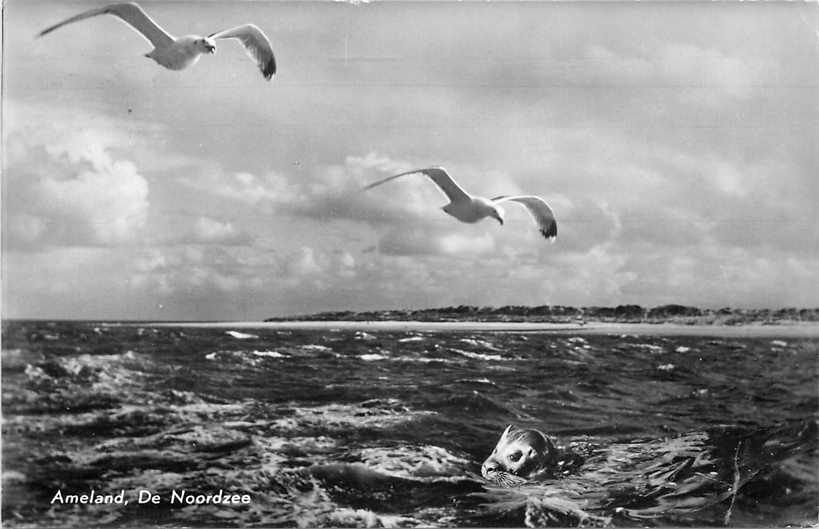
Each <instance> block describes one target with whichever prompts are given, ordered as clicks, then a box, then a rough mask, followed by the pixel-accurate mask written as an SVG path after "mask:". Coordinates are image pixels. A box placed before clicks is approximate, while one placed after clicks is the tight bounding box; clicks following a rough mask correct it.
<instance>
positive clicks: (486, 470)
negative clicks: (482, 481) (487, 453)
mask: <svg viewBox="0 0 819 529" xmlns="http://www.w3.org/2000/svg"><path fill="white" fill-rule="evenodd" d="M499 469H500V465H499V464H498V462H497V461H492V460H491V459H487V460H486V461H484V462H483V465H482V466H481V475H482V476H483V477H484V478H486V479H489V475H490V474H494V473H495V472H497V471H498V470H499Z"/></svg>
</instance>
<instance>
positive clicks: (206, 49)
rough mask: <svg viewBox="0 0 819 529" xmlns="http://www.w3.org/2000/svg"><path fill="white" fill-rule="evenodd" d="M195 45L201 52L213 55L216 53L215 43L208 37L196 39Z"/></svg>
mask: <svg viewBox="0 0 819 529" xmlns="http://www.w3.org/2000/svg"><path fill="white" fill-rule="evenodd" d="M196 46H197V48H199V50H201V52H202V53H209V54H211V55H213V54H214V53H216V43H215V42H214V41H213V39H211V38H210V37H202V38H201V39H199V40H197V41H196Z"/></svg>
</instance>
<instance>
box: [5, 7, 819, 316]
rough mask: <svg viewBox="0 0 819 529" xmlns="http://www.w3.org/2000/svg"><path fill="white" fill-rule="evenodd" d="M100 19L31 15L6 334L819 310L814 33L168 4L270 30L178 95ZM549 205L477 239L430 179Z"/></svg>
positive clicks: (13, 103) (488, 223)
mask: <svg viewBox="0 0 819 529" xmlns="http://www.w3.org/2000/svg"><path fill="white" fill-rule="evenodd" d="M99 5H103V3H100V2H85V1H76V2H75V1H63V2H46V1H36V0H7V1H6V2H5V11H4V18H5V20H4V33H5V34H4V36H3V37H4V49H3V101H2V104H3V108H2V110H3V114H2V116H3V117H2V119H3V175H2V315H3V317H4V318H79V319H140V320H155V319H160V320H162V319H165V320H259V319H263V318H266V317H271V316H279V315H293V314H304V313H312V312H318V311H327V310H371V309H393V308H424V307H439V306H448V305H460V304H469V305H478V306H500V305H574V306H591V305H597V306H615V305H618V304H631V303H634V304H639V305H643V306H646V307H652V306H657V305H662V304H667V303H679V304H684V305H695V306H700V307H712V308H718V307H724V306H731V307H745V308H762V307H768V308H779V307H817V306H819V286H817V285H819V236H818V235H817V233H818V232H819V230H817V228H819V213H817V203H819V184H817V176H819V162H818V161H817V152H819V149H818V147H819V130H818V129H817V123H819V98H817V85H818V84H819V38H818V35H819V34H817V29H819V5H817V4H815V3H808V4H806V3H784V2H765V3H749V2H742V3H733V2H701V3H700V2H684V3H650V2H639V3H638V2H602V3H599V2H565V3H562V2H527V3H519V2H458V3H454V2H440V3H439V2H400V1H399V2H373V3H356V4H351V3H341V2H325V1H316V2H267V1H256V2H228V1H224V2H222V1H208V2H197V1H187V2H165V1H162V2H160V1H143V2H141V5H142V6H143V7H144V8H145V9H146V10H147V11H148V12H149V13H150V14H151V16H152V17H153V18H154V19H155V20H156V21H157V22H158V23H159V24H161V25H162V26H163V27H164V28H165V29H166V30H168V31H169V32H171V33H172V34H174V35H184V34H199V35H203V34H204V35H206V34H210V33H213V32H216V31H219V30H222V29H225V28H228V27H232V26H235V25H239V24H242V23H246V22H253V23H255V24H256V25H258V26H259V27H260V28H262V29H263V31H265V32H266V34H267V35H268V36H269V37H270V40H271V42H272V44H273V48H274V51H275V53H276V59H277V65H278V73H277V76H276V77H275V78H274V79H273V81H272V82H269V83H268V82H265V80H264V79H263V77H262V75H261V73H260V72H259V71H258V70H257V69H256V67H255V65H254V63H253V62H252V61H251V60H249V59H248V58H247V56H246V55H245V54H244V51H243V49H242V47H241V46H240V45H239V44H238V43H237V42H236V41H219V42H218V50H217V53H216V54H215V55H212V56H206V57H203V58H202V59H201V60H200V61H199V62H198V63H197V64H196V65H194V66H192V67H190V68H188V69H186V70H184V71H181V72H175V71H170V70H166V69H164V68H162V67H160V66H159V65H157V64H156V63H154V62H153V61H151V60H150V59H148V58H145V57H143V55H144V54H145V53H147V52H149V51H150V50H151V48H152V46H151V45H150V44H149V43H148V42H147V41H145V40H144V39H142V38H141V37H140V36H139V35H138V34H137V33H135V32H133V31H131V30H129V29H128V27H127V26H125V25H124V23H122V22H121V21H119V20H117V19H115V18H114V17H111V16H101V17H96V18H92V19H88V20H84V21H81V22H79V23H76V24H73V25H69V26H66V27H63V28H60V29H59V30H57V31H55V32H53V33H51V34H49V35H46V36H45V37H42V38H35V35H36V34H37V32H38V31H39V30H41V29H43V28H45V27H46V26H48V25H51V24H53V23H56V22H58V21H60V20H62V19H64V18H66V17H69V16H72V15H74V14H76V13H79V12H81V11H83V10H85V9H88V8H91V7H96V6H99ZM430 166H443V167H445V168H446V169H447V170H448V171H449V173H450V174H451V175H452V176H453V177H454V178H455V179H456V180H457V181H458V183H459V184H460V185H461V186H463V187H464V188H465V189H466V190H467V191H468V192H470V193H472V194H475V195H479V196H486V197H492V196H496V195H501V194H518V193H521V194H533V195H538V196H541V197H542V198H543V199H544V200H546V202H547V203H548V204H549V205H550V206H551V207H552V209H553V211H554V213H555V216H556V218H557V223H558V238H557V240H556V241H555V242H554V243H552V244H550V243H548V242H546V241H545V240H544V239H543V238H542V237H541V235H540V234H539V233H538V230H537V229H536V226H535V225H534V223H533V222H532V220H531V218H530V217H529V215H528V214H527V212H526V210H525V209H524V208H522V207H517V205H516V204H514V203H511V204H507V205H505V207H504V209H505V213H506V222H505V224H504V225H503V226H500V225H499V224H498V223H497V222H495V221H493V220H492V219H487V220H484V221H482V222H478V223H476V224H465V223H461V222H459V221H457V220H456V219H454V218H452V217H450V216H448V215H446V214H445V213H444V212H443V211H441V209H440V208H441V207H442V206H444V205H445V204H446V203H447V201H446V199H445V197H444V196H443V195H442V194H441V193H440V192H439V191H438V190H437V189H436V187H435V186H434V185H433V184H432V183H431V182H430V181H429V180H428V179H426V178H425V177H424V176H421V175H415V176H408V177H403V178H401V179H398V180H396V181H393V182H390V183H389V184H385V185H383V186H380V187H377V188H374V189H371V190H368V191H366V192H362V191H361V190H360V189H361V187H362V186H364V185H366V184H367V183H369V182H372V181H375V180H377V179H379V178H384V177H386V176H389V175H391V174H394V173H397V172H401V171H406V170H410V169H415V168H423V167H430Z"/></svg>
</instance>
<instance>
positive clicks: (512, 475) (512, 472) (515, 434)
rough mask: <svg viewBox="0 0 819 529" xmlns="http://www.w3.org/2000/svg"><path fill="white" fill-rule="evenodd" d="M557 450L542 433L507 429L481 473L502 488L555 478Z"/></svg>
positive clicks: (516, 428) (511, 427)
mask: <svg viewBox="0 0 819 529" xmlns="http://www.w3.org/2000/svg"><path fill="white" fill-rule="evenodd" d="M557 466H558V449H557V447H555V444H554V443H553V442H552V440H551V439H549V437H547V436H546V434H544V433H543V432H541V431H540V430H535V429H522V428H518V427H516V426H513V425H511V424H510V425H509V426H507V427H506V430H504V431H503V433H502V434H501V436H500V439H499V440H498V443H497V444H496V445H495V449H494V450H492V453H491V454H490V455H489V457H488V458H486V461H484V462H483V465H482V466H481V474H482V475H483V477H484V478H485V479H487V480H489V481H493V482H496V483H498V484H499V485H506V486H509V485H516V484H520V483H523V482H526V481H536V480H538V479H543V478H547V477H552V474H553V472H554V470H555V468H556V467H557Z"/></svg>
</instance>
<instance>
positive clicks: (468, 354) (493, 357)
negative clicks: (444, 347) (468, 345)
mask: <svg viewBox="0 0 819 529" xmlns="http://www.w3.org/2000/svg"><path fill="white" fill-rule="evenodd" d="M449 350H450V351H452V352H454V353H458V354H459V355H461V356H465V357H467V358H474V359H476V360H486V361H500V360H503V357H502V356H501V355H490V354H483V353H473V352H470V351H464V350H462V349H456V348H455V347H450V348H449Z"/></svg>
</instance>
